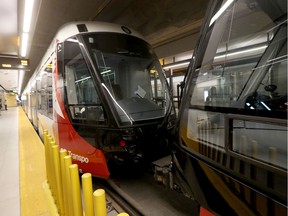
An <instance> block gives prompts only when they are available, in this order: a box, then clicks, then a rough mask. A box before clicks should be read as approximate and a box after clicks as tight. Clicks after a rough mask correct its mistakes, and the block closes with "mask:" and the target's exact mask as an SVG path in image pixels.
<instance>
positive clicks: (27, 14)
mask: <svg viewBox="0 0 288 216" xmlns="http://www.w3.org/2000/svg"><path fill="white" fill-rule="evenodd" d="M33 5H34V0H25V7H24V19H23V32H27V33H28V32H29V31H30V25H31V17H32V11H33Z"/></svg>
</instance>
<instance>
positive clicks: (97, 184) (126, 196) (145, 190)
mask: <svg viewBox="0 0 288 216" xmlns="http://www.w3.org/2000/svg"><path fill="white" fill-rule="evenodd" d="M93 187H94V189H98V188H102V189H104V190H105V191H106V199H107V203H108V204H107V212H108V216H114V215H117V213H120V212H126V213H128V214H129V215H130V216H132V215H133V216H134V215H135V216H138V215H139V216H142V215H143V216H146V215H147V216H148V215H149V216H162V215H163V216H169V215H177V216H185V215H196V212H197V208H198V207H197V204H196V203H194V202H193V201H192V200H191V199H188V198H186V197H184V195H183V194H180V193H177V192H176V191H172V190H169V189H166V188H164V187H163V186H160V185H158V184H157V183H156V182H155V181H154V178H153V176H152V175H151V174H150V173H148V172H147V171H146V172H145V171H143V173H140V172H138V173H137V174H135V173H130V175H127V173H126V175H122V176H121V175H117V176H114V177H112V178H110V179H108V180H103V179H98V178H93ZM113 212H114V213H113ZM115 212H116V213H115Z"/></svg>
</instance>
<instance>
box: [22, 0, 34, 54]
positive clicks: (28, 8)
mask: <svg viewBox="0 0 288 216" xmlns="http://www.w3.org/2000/svg"><path fill="white" fill-rule="evenodd" d="M33 5H34V0H25V6H24V17H23V29H22V40H21V56H22V57H25V56H26V55H27V49H28V37H29V32H30V25H31V18H32V12H33Z"/></svg>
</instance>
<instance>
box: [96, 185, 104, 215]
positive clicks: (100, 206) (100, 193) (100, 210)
mask: <svg viewBox="0 0 288 216" xmlns="http://www.w3.org/2000/svg"><path fill="white" fill-rule="evenodd" d="M93 201H94V216H107V210H106V196H105V191H104V190H103V189H98V190H95V191H94V193H93Z"/></svg>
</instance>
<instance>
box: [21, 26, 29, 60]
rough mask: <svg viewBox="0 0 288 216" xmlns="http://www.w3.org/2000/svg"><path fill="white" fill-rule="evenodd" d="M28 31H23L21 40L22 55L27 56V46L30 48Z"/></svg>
mask: <svg viewBox="0 0 288 216" xmlns="http://www.w3.org/2000/svg"><path fill="white" fill-rule="evenodd" d="M28 36H29V35H28V33H25V32H23V33H22V40H21V56H22V57H25V56H26V54H27V48H28Z"/></svg>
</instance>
